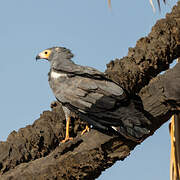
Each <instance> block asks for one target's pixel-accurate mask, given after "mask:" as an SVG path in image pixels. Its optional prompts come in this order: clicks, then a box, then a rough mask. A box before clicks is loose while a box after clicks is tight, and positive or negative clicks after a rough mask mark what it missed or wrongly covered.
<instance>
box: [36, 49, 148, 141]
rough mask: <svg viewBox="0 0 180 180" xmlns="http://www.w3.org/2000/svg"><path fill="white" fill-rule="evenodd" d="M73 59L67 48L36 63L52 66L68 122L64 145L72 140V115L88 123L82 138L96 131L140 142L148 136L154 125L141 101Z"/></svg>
mask: <svg viewBox="0 0 180 180" xmlns="http://www.w3.org/2000/svg"><path fill="white" fill-rule="evenodd" d="M73 57H74V55H73V54H72V52H71V51H70V50H69V49H67V48H65V47H52V48H48V49H45V50H43V51H42V52H40V53H39V54H38V55H37V56H36V60H39V59H44V60H48V61H49V62H50V71H49V73H48V76H49V78H48V80H49V85H50V87H51V89H52V91H53V93H54V95H55V97H56V99H57V100H58V101H59V102H60V103H61V105H62V108H63V111H64V114H65V118H66V135H65V139H64V140H63V141H61V142H62V143H65V142H66V141H68V140H72V137H70V135H69V123H70V119H71V112H73V113H75V114H77V115H78V117H79V118H80V120H82V121H84V122H86V123H87V126H86V128H85V130H84V131H83V132H82V134H84V133H85V132H86V131H89V127H93V128H94V129H97V130H99V131H102V132H104V133H109V132H113V133H115V134H116V133H117V134H118V135H120V136H123V137H125V138H126V139H130V140H132V141H136V142H139V141H141V139H142V138H143V137H144V136H147V135H148V134H149V133H150V130H149V125H150V124H151V122H150V120H148V118H146V117H145V116H144V113H143V111H142V108H139V107H138V104H140V100H137V99H138V98H134V99H133V98H131V97H130V96H129V93H127V92H126V90H124V89H123V88H122V87H121V86H120V85H119V84H117V83H115V82H113V81H112V80H111V79H108V78H107V76H106V74H105V73H104V72H100V71H99V70H97V69H95V68H92V67H88V66H81V65H78V64H75V63H74V61H73V60H72V58H73ZM137 107H138V108H137Z"/></svg>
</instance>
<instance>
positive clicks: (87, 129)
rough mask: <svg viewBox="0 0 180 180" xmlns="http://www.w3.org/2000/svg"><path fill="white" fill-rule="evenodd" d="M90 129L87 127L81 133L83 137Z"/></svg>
mask: <svg viewBox="0 0 180 180" xmlns="http://www.w3.org/2000/svg"><path fill="white" fill-rule="evenodd" d="M89 130H90V128H89V126H88V125H86V127H85V129H84V130H83V131H82V132H81V135H83V134H84V133H86V132H89Z"/></svg>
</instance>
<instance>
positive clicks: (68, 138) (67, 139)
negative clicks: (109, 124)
mask: <svg viewBox="0 0 180 180" xmlns="http://www.w3.org/2000/svg"><path fill="white" fill-rule="evenodd" d="M69 140H70V141H71V140H73V138H72V137H66V138H65V139H64V140H62V141H61V143H65V142H67V141H69Z"/></svg>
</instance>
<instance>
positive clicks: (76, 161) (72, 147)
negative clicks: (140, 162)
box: [0, 3, 180, 180]
mask: <svg viewBox="0 0 180 180" xmlns="http://www.w3.org/2000/svg"><path fill="white" fill-rule="evenodd" d="M179 17H180V3H178V6H175V7H174V8H173V11H172V13H171V14H168V15H167V16H166V19H162V20H160V21H158V22H157V23H156V25H155V26H154V27H153V28H152V32H151V33H150V34H149V35H148V36H147V37H145V38H142V39H140V40H139V41H138V42H137V44H136V47H135V48H130V49H129V53H128V56H127V57H124V58H122V59H121V60H115V61H112V62H110V63H109V64H108V65H107V67H108V68H107V71H106V73H107V75H108V77H110V78H111V79H113V80H114V81H116V82H118V83H120V84H121V85H122V86H123V87H124V88H125V89H127V90H128V91H129V92H130V93H131V94H134V93H137V92H139V96H140V97H141V99H142V103H143V105H144V109H145V111H146V113H145V116H146V117H148V118H149V119H150V120H151V122H152V126H151V127H150V128H151V130H152V134H153V132H154V131H155V130H156V129H157V128H159V127H160V126H161V125H162V124H163V123H165V122H166V121H167V120H168V119H169V118H170V116H171V115H172V114H174V113H175V112H176V111H179V105H180V93H179V89H180V74H179V72H180V63H179V64H177V65H176V66H175V67H174V68H173V69H170V70H167V72H166V73H165V74H164V75H159V76H157V77H156V78H154V79H153V80H151V79H152V78H153V77H155V76H156V75H157V74H158V73H159V72H161V71H162V70H166V69H168V67H169V64H170V63H171V62H172V61H173V60H174V59H175V58H177V57H178V56H180V46H179V42H180V32H179V27H180V20H179V19H180V18H179ZM150 80H151V81H150ZM149 81H150V83H149ZM148 83H149V84H148ZM145 85H147V86H145ZM144 86H145V87H144ZM143 87H144V88H143ZM82 127H83V124H82V122H81V121H80V120H78V119H76V120H75V121H74V122H72V124H71V129H70V131H71V134H74V137H75V138H74V140H72V141H69V142H67V143H64V144H60V145H59V142H60V141H61V140H62V139H63V137H64V132H65V122H64V114H63V111H62V108H61V106H60V105H59V104H56V106H55V107H53V109H52V111H45V112H43V114H42V115H41V116H40V118H39V119H38V120H36V121H35V122H34V123H33V125H29V126H27V127H25V128H22V129H20V130H19V131H18V132H15V131H14V132H12V133H11V134H10V135H9V136H8V139H7V141H6V142H1V143H0V171H1V176H0V177H1V179H3V180H7V179H13V180H16V179H18V180H21V179H23V180H28V179H35V180H36V179H37V180H41V179H86V180H87V179H95V178H96V177H98V176H99V175H100V174H101V172H102V171H103V170H105V169H106V168H108V167H110V166H112V165H113V164H114V163H115V162H116V161H117V160H123V159H124V158H125V157H127V156H128V155H129V154H130V151H131V150H133V149H134V147H135V146H136V145H137V143H135V142H132V141H129V140H127V139H124V138H123V137H120V136H116V135H113V136H109V135H106V134H103V133H100V132H98V131H96V130H91V131H90V132H89V133H86V134H85V135H83V136H80V131H81V130H82Z"/></svg>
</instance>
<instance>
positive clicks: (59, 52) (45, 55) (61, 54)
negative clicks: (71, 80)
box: [36, 47, 73, 62]
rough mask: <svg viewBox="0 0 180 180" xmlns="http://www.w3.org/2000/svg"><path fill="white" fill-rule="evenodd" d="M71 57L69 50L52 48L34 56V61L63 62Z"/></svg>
mask: <svg viewBox="0 0 180 180" xmlns="http://www.w3.org/2000/svg"><path fill="white" fill-rule="evenodd" d="M72 57H73V54H72V53H71V51H70V50H69V49H66V48H64V47H52V48H48V49H46V50H44V51H42V52H40V53H39V54H38V55H37V56H36V60H38V59H47V60H48V61H50V62H51V61H53V60H55V59H56V60H57V59H58V61H61V60H65V59H71V58H72Z"/></svg>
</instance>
